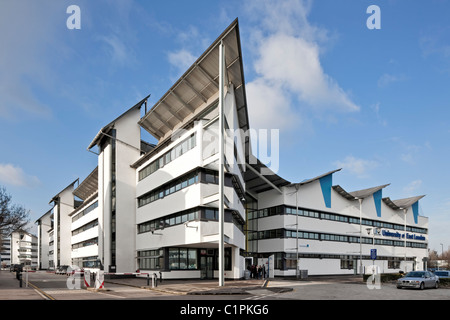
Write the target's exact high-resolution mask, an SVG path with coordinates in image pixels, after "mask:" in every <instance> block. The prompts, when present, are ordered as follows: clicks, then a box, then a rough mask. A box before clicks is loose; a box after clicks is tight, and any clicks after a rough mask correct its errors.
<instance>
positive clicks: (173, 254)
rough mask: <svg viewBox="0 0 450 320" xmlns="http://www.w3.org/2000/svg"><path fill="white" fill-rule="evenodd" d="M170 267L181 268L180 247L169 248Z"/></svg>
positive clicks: (173, 268) (172, 268)
mask: <svg viewBox="0 0 450 320" xmlns="http://www.w3.org/2000/svg"><path fill="white" fill-rule="evenodd" d="M169 268H170V269H171V270H178V269H179V268H180V265H179V263H178V248H169Z"/></svg>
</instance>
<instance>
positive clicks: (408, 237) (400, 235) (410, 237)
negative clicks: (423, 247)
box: [381, 230, 426, 241]
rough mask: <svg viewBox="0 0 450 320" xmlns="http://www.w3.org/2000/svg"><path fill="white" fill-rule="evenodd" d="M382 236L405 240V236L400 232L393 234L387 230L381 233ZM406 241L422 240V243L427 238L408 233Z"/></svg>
mask: <svg viewBox="0 0 450 320" xmlns="http://www.w3.org/2000/svg"><path fill="white" fill-rule="evenodd" d="M381 234H382V235H383V236H384V237H393V238H398V239H405V234H404V233H403V234H402V233H400V232H398V231H396V232H391V231H387V230H383V231H382V232H381ZM406 239H410V240H421V241H425V240H426V239H425V237H424V236H421V235H416V234H411V233H406Z"/></svg>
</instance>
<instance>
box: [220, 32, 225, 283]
mask: <svg viewBox="0 0 450 320" xmlns="http://www.w3.org/2000/svg"><path fill="white" fill-rule="evenodd" d="M224 79H225V45H224V44H223V41H221V42H220V44H219V286H220V287H223V286H224V285H225V284H224V271H225V270H224V260H225V259H224V258H225V257H224V251H225V249H224V216H225V215H224V214H225V212H224V183H225V181H224V180H225V179H224V178H225V174H224V165H225V163H224V162H225V161H224V154H225V152H224V127H225V126H224V85H225V83H224V82H225V81H224Z"/></svg>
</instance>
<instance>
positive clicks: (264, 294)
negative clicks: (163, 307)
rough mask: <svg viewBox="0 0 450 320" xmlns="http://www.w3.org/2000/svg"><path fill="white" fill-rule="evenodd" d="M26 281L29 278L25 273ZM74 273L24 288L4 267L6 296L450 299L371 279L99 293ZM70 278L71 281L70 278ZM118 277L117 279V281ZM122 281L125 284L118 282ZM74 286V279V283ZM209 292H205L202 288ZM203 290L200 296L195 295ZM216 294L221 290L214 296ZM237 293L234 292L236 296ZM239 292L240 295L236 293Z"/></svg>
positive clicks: (132, 283)
mask: <svg viewBox="0 0 450 320" xmlns="http://www.w3.org/2000/svg"><path fill="white" fill-rule="evenodd" d="M24 279H25V276H24ZM68 279H69V278H68V277H67V276H64V275H55V274H53V273H46V272H42V271H41V272H35V273H31V274H29V281H30V285H29V287H28V288H26V284H25V282H24V283H23V288H19V282H18V281H17V280H16V279H15V274H14V273H10V272H7V271H0V300H6V299H14V300H25V299H28V300H43V299H47V300H127V299H134V300H180V301H185V300H190V301H192V300H198V301H201V300H229V301H239V300H241V301H242V302H257V301H268V300H278V301H280V300H450V289H444V288H440V289H437V290H435V289H428V290H423V291H420V290H406V289H402V290H399V289H397V288H396V287H395V285H394V284H382V285H381V288H380V289H369V288H368V287H367V285H366V284H365V283H361V282H359V283H358V282H355V279H349V280H347V281H336V280H332V279H330V280H327V281H316V280H308V281H300V282H299V281H288V280H271V281H269V282H268V283H266V286H265V287H263V286H261V284H262V283H263V282H262V281H256V280H255V281H253V282H252V281H249V282H245V281H236V282H235V283H233V282H230V283H228V284H227V285H228V287H227V288H226V289H227V290H228V291H229V292H228V294H224V292H221V291H219V290H211V288H213V287H215V288H216V289H217V287H216V285H217V284H216V283H215V282H209V283H208V282H205V281H191V282H189V281H186V282H178V283H177V282H172V283H171V282H170V281H166V282H164V283H165V285H163V286H160V287H158V290H149V289H143V288H141V285H145V280H143V279H140V280H139V279H134V280H129V281H126V280H125V281H122V282H120V281H116V282H106V283H105V286H106V290H104V291H99V292H93V291H88V290H86V289H80V290H71V289H69V288H68V284H69V287H70V285H71V283H70V282H69V283H68ZM69 280H70V279H69ZM111 281H113V280H111ZM118 283H122V284H118ZM72 285H73V283H72ZM202 290H203V292H202ZM193 293H197V294H195V295H194V294H193ZM212 293H215V294H212ZM230 293H233V294H230ZM236 293H239V294H236Z"/></svg>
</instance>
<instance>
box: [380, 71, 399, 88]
mask: <svg viewBox="0 0 450 320" xmlns="http://www.w3.org/2000/svg"><path fill="white" fill-rule="evenodd" d="M404 80H406V77H405V76H403V75H395V74H389V73H385V74H383V75H382V76H381V77H380V78H379V79H378V87H380V88H384V87H387V86H389V85H390V84H392V83H395V82H400V81H404Z"/></svg>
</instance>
